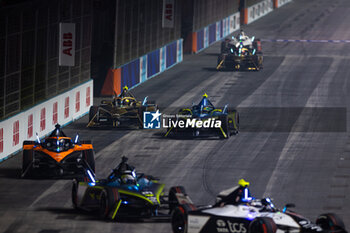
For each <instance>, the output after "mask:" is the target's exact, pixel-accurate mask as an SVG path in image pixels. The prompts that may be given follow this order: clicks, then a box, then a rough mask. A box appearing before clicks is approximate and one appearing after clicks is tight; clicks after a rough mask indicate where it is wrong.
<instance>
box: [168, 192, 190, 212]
mask: <svg viewBox="0 0 350 233" xmlns="http://www.w3.org/2000/svg"><path fill="white" fill-rule="evenodd" d="M176 193H182V194H183V195H185V196H186V195H187V194H186V190H185V188H184V187H183V186H176V187H171V188H170V190H169V196H168V197H169V200H168V201H169V213H171V212H172V211H173V210H174V209H175V208H176V206H178V205H179V203H178V201H177V198H176Z"/></svg>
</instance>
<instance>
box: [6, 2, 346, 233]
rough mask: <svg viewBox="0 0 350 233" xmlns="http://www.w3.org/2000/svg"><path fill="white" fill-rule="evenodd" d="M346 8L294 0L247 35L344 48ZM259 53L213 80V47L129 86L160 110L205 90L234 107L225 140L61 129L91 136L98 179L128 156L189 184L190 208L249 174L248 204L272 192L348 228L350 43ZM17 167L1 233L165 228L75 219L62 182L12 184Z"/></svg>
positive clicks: (10, 174) (145, 168) (16, 162)
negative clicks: (333, 216) (252, 62)
mask: <svg viewBox="0 0 350 233" xmlns="http://www.w3.org/2000/svg"><path fill="white" fill-rule="evenodd" d="M349 10H350V2H349V1H348V0H332V1H329V0H310V1H304V0H295V1H293V2H292V3H289V4H287V5H285V6H283V7H282V8H280V9H278V10H276V11H274V12H272V13H271V14H269V15H268V16H265V17H264V18H262V19H260V20H258V21H256V22H254V23H252V24H251V25H248V26H246V27H245V31H246V32H247V33H248V34H249V35H255V36H256V37H258V38H264V39H271V40H273V39H307V40H348V39H350V30H349V26H350V24H349V22H350V14H348V12H349ZM263 50H264V55H265V56H264V69H263V70H262V71H260V72H217V71H216V70H215V68H214V67H215V66H216V60H217V54H218V51H219V44H218V43H217V44H215V45H213V46H211V47H210V48H208V49H206V50H205V51H203V52H201V53H200V54H198V55H188V56H185V58H184V61H183V62H182V63H181V64H180V65H177V66H176V67H174V68H173V69H170V70H168V71H166V72H164V73H163V74H161V75H160V76H158V77H155V78H153V79H151V80H150V81H148V82H146V83H144V84H141V85H140V86H138V87H137V88H135V89H134V90H133V92H134V94H135V95H136V96H138V97H140V98H141V97H143V96H146V95H147V96H149V98H150V99H153V100H156V101H157V103H158V104H159V105H160V106H161V107H162V109H163V110H164V111H165V112H166V111H170V110H172V109H173V108H174V109H176V108H178V107H182V106H186V105H191V104H192V102H197V101H199V100H200V98H201V96H202V94H203V93H204V92H206V93H207V94H208V95H209V97H210V98H211V100H212V102H214V104H216V105H219V106H223V105H225V104H229V106H231V107H237V108H238V109H240V110H241V132H240V133H239V134H238V135H237V136H232V137H231V138H230V139H228V140H218V139H213V138H204V139H196V140H179V139H164V138H162V137H161V133H162V132H163V131H157V130H105V129H103V130H90V129H86V128H85V125H86V123H87V117H83V118H82V119H80V120H78V121H76V122H74V123H73V124H71V125H69V126H67V127H66V128H65V132H66V134H69V135H73V134H75V133H76V132H79V133H80V135H81V136H82V137H83V138H84V139H92V140H93V142H94V147H95V151H96V171H97V176H98V177H104V176H105V175H106V174H107V173H109V171H110V169H111V168H112V167H113V166H116V165H117V164H118V163H119V161H120V157H121V156H122V155H126V156H128V157H129V159H130V163H131V164H133V165H134V166H136V168H137V170H138V171H140V172H145V173H149V174H152V175H154V176H157V177H159V178H160V179H161V181H163V182H164V183H165V184H166V186H167V187H168V188H169V187H170V186H173V185H183V186H185V188H186V190H187V192H188V194H189V195H190V196H191V198H192V200H193V201H194V202H195V203H196V204H211V203H213V202H214V200H215V195H216V194H217V193H218V192H220V191H221V190H223V189H226V188H230V187H232V186H234V185H236V183H237V181H238V179H240V178H245V179H246V180H248V181H250V182H251V186H250V188H251V192H252V194H253V196H256V197H258V198H259V197H263V196H264V197H266V196H270V197H272V198H273V199H274V202H275V204H276V205H277V206H279V207H282V205H283V204H285V203H290V202H292V203H295V204H296V208H295V210H296V211H297V212H299V213H301V214H303V215H304V216H306V217H308V218H310V219H311V220H315V218H316V217H317V216H318V215H319V214H321V213H325V212H335V213H337V214H338V215H340V216H341V217H342V218H343V220H344V222H345V224H346V226H347V228H348V230H349V229H350V204H349V203H350V195H349V193H350V137H349V134H348V133H347V132H348V131H349V126H350V124H349V122H350V120H349V116H350V114H349V111H348V110H347V109H350V108H349V105H350V96H349V95H350V94H349V93H350V84H349V82H348V78H349V77H350V70H349V66H350V56H349V54H350V44H346V43H336V44H335V43H293V42H286V43H282V42H263ZM98 101H99V100H98V99H95V103H97V102H98ZM334 107H337V109H334ZM271 109H272V110H271ZM276 109H277V110H276ZM320 109H321V111H318V110H320ZM323 110H326V111H323ZM328 110H329V111H331V112H332V111H333V114H330V115H329V114H328V115H327V114H326V113H327V112H328ZM324 114H325V115H324ZM286 118H287V119H288V120H285V119H286ZM266 124H267V127H265V126H266ZM286 125H287V126H286ZM21 162H22V159H21V154H19V155H17V156H15V157H13V158H11V159H9V160H7V161H5V162H3V163H1V164H0V176H1V179H0V216H1V218H0V226H1V227H0V232H40V233H61V232H62V233H66V232H129V233H131V232H145V233H146V232H149V233H151V232H152V233H153V232H160V233H166V232H171V227H170V223H166V222H165V223H164V222H131V223H130V222H104V221H101V220H99V219H97V218H96V217H94V215H91V214H83V213H78V212H76V211H75V210H73V208H72V204H71V181H70V180H23V179H19V176H20V170H21Z"/></svg>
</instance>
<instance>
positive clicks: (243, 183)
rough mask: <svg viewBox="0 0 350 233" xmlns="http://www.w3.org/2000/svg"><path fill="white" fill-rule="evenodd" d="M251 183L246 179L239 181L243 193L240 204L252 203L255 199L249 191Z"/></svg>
mask: <svg viewBox="0 0 350 233" xmlns="http://www.w3.org/2000/svg"><path fill="white" fill-rule="evenodd" d="M249 184H250V183H249V182H248V181H245V180H244V179H240V180H239V181H238V185H239V187H240V188H241V190H242V192H241V194H240V200H239V201H240V202H251V201H252V200H253V199H254V198H253V197H252V196H251V195H250V190H249V188H248V187H249Z"/></svg>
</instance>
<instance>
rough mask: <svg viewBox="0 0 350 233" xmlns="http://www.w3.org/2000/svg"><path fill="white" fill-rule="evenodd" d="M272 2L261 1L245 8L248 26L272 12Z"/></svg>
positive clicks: (267, 0)
mask: <svg viewBox="0 0 350 233" xmlns="http://www.w3.org/2000/svg"><path fill="white" fill-rule="evenodd" d="M273 5H274V4H273V0H265V1H261V2H259V3H257V4H254V5H252V6H250V7H248V8H247V13H248V22H247V23H248V24H250V23H252V22H254V21H255V20H257V19H259V18H261V17H263V16H265V15H267V14H268V13H270V12H271V11H273Z"/></svg>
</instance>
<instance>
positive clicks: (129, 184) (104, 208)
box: [72, 156, 185, 220]
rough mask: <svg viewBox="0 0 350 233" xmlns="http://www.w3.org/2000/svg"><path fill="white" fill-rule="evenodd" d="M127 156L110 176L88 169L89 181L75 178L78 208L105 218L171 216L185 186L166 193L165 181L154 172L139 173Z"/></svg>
mask: <svg viewBox="0 0 350 233" xmlns="http://www.w3.org/2000/svg"><path fill="white" fill-rule="evenodd" d="M127 160H128V159H127V158H126V157H124V156H123V157H122V161H121V163H120V164H119V165H118V166H117V167H116V168H115V169H113V170H112V172H111V174H110V175H109V176H108V177H107V179H101V180H96V179H95V175H94V173H93V172H92V171H91V170H89V169H87V170H86V174H87V176H86V179H85V182H78V181H77V180H74V181H73V186H72V202H73V206H74V208H76V209H81V210H86V211H90V212H93V213H95V214H97V215H99V217H100V218H102V219H111V220H115V219H117V218H119V217H127V218H128V217H129V218H130V217H133V218H160V219H164V218H168V220H170V213H171V211H172V210H173V209H174V208H175V207H176V206H177V205H179V203H181V198H183V197H184V195H183V194H184V193H185V189H184V188H183V187H181V186H178V187H172V188H171V189H170V191H169V195H168V196H166V195H164V186H165V185H164V184H162V183H160V182H159V180H158V179H156V178H154V177H152V176H148V175H145V174H143V173H136V171H135V168H134V167H133V166H130V165H129V164H128V163H127ZM177 193H181V196H180V197H178V195H177ZM162 210H166V212H164V211H163V212H162Z"/></svg>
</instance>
